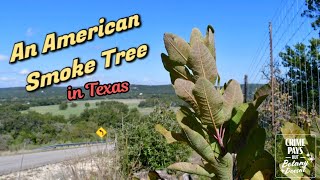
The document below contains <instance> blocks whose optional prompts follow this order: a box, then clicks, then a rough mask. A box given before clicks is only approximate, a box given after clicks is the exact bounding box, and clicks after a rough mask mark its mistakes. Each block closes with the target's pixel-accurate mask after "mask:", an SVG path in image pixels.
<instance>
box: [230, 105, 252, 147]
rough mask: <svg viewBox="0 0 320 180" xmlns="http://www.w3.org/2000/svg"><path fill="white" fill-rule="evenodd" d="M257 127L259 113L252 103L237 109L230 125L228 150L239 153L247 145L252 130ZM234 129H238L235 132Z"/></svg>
mask: <svg viewBox="0 0 320 180" xmlns="http://www.w3.org/2000/svg"><path fill="white" fill-rule="evenodd" d="M238 122H239V123H238ZM255 127H258V111H257V110H256V108H255V107H254V106H253V104H252V103H244V104H242V105H240V106H239V107H237V108H235V113H234V115H233V117H232V118H231V121H230V123H229V129H230V132H228V134H229V136H230V140H229V141H228V144H227V147H228V150H229V151H230V152H238V151H239V149H241V148H242V147H243V146H244V145H245V142H246V140H247V138H248V137H249V133H250V130H251V129H254V128H255ZM234 128H236V130H235V131H234Z"/></svg>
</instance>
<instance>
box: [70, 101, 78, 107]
mask: <svg viewBox="0 0 320 180" xmlns="http://www.w3.org/2000/svg"><path fill="white" fill-rule="evenodd" d="M70 106H71V107H77V106H78V104H77V103H74V102H73V103H71V105H70Z"/></svg>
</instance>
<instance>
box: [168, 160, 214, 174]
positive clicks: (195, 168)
mask: <svg viewBox="0 0 320 180" xmlns="http://www.w3.org/2000/svg"><path fill="white" fill-rule="evenodd" d="M168 169H171V170H175V171H182V172H185V173H189V174H196V175H199V176H206V177H214V174H213V173H209V172H207V171H206V170H205V169H204V168H203V167H201V166H200V165H198V164H194V163H188V162H178V163H174V164H171V165H170V166H169V167H168Z"/></svg>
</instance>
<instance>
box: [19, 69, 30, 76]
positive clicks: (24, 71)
mask: <svg viewBox="0 0 320 180" xmlns="http://www.w3.org/2000/svg"><path fill="white" fill-rule="evenodd" d="M29 73H30V71H29V70H28V69H22V70H21V71H20V72H19V74H22V75H26V74H29Z"/></svg>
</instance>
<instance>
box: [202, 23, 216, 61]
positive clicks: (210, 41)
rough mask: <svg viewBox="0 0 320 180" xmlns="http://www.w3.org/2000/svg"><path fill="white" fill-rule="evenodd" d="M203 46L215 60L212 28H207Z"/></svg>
mask: <svg viewBox="0 0 320 180" xmlns="http://www.w3.org/2000/svg"><path fill="white" fill-rule="evenodd" d="M203 42H204V44H205V45H206V46H207V47H208V49H209V51H210V53H211V54H212V56H213V58H214V59H215V60H216V47H215V43H214V29H213V27H212V26H210V25H209V26H208V27H207V33H206V37H205V38H204V41H203Z"/></svg>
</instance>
